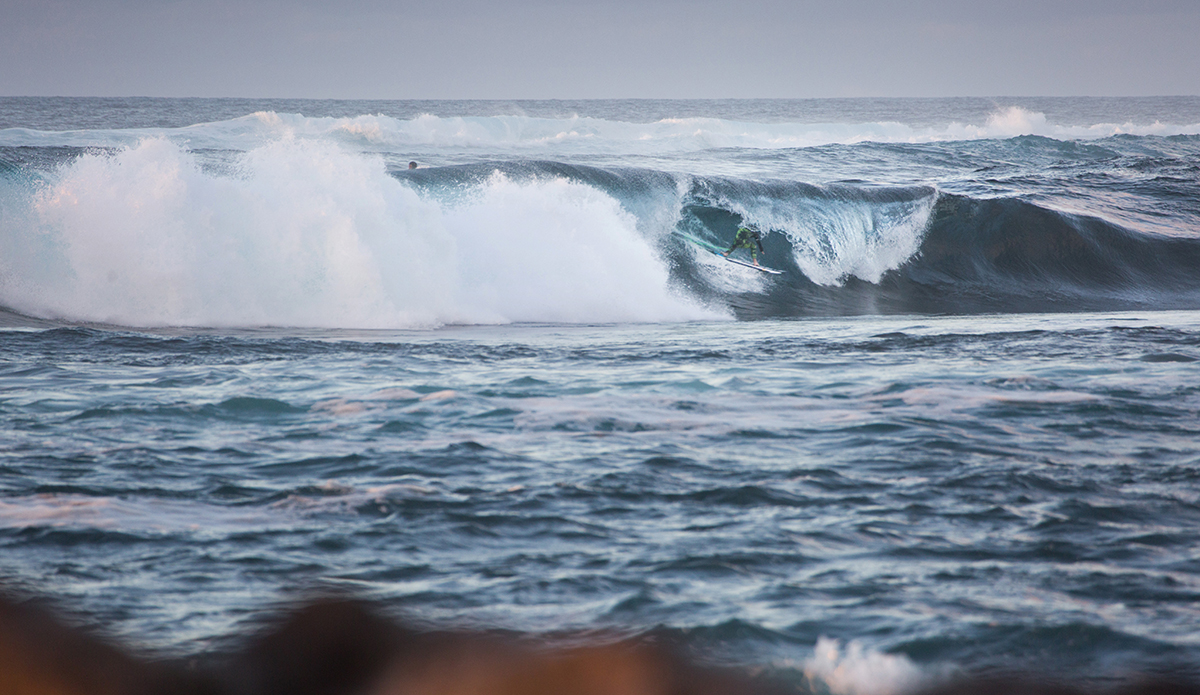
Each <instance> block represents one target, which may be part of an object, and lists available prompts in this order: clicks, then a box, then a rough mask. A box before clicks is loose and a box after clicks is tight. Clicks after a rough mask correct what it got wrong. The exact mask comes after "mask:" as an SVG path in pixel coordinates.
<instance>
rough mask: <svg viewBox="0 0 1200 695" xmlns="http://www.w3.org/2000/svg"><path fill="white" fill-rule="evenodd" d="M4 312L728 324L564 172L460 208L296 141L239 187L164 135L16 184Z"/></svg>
mask: <svg viewBox="0 0 1200 695" xmlns="http://www.w3.org/2000/svg"><path fill="white" fill-rule="evenodd" d="M4 185H5V187H6V190H4V191H3V195H4V199H5V201H6V203H5V205H4V206H3V208H2V209H0V213H2V214H3V215H4V220H3V221H4V223H5V224H4V234H3V236H2V237H0V251H2V252H3V255H2V257H0V305H3V306H6V307H8V308H11V309H14V310H16V311H19V312H22V313H26V314H29V315H33V316H40V317H48V318H62V319H69V320H75V321H92V322H102V323H111V324H119V325H129V326H155V325H186V326H199V325H205V326H268V325H273V326H305V327H347V328H349V327H357V328H412V327H426V326H436V325H441V324H445V323H481V322H482V323H501V322H510V321H556V322H593V321H596V322H614V321H662V320H687V319H693V318H713V317H714V316H715V314H714V313H713V312H711V311H708V310H704V309H701V308H699V307H697V306H695V305H694V304H692V303H691V302H689V301H687V300H685V299H682V298H680V297H679V296H677V295H676V293H675V291H674V290H672V289H671V288H670V287H669V286H668V275H667V270H666V267H665V265H664V263H663V262H662V261H661V260H660V259H659V258H658V257H657V256H656V255H655V253H654V251H653V250H652V249H651V247H650V245H649V244H648V243H647V241H646V240H644V239H643V238H642V237H641V236H640V235H639V233H638V231H637V222H636V220H635V219H634V218H633V217H632V216H631V215H630V214H629V213H627V212H625V211H624V210H623V209H622V208H621V206H620V204H619V203H618V202H617V201H616V200H614V199H613V198H612V197H611V196H608V195H607V194H605V193H603V192H601V191H599V190H597V189H595V188H592V187H589V186H586V185H584V184H581V183H576V182H570V181H566V180H564V179H559V178H544V179H538V180H533V181H522V182H516V181H512V180H510V179H508V178H506V177H504V176H502V175H495V176H492V177H491V178H489V179H488V180H486V181H484V182H482V183H481V184H478V185H477V186H475V187H474V188H472V189H471V190H470V191H468V192H467V194H466V195H458V196H457V197H456V200H455V202H453V203H450V202H439V201H437V200H434V199H431V198H429V197H422V196H421V195H419V194H418V193H417V192H416V191H414V190H413V189H412V188H410V187H409V186H407V185H405V184H404V183H402V182H400V181H398V180H397V179H395V178H393V177H392V176H390V175H388V174H387V172H386V170H385V166H384V163H383V162H382V160H381V159H379V158H378V157H376V156H372V155H364V154H359V153H354V152H350V151H348V150H346V149H345V148H343V147H342V146H340V145H338V144H336V143H332V142H329V141H320V140H305V139H298V138H283V139H280V140H277V141H274V142H271V143H268V144H266V145H263V146H261V147H258V148H255V149H253V150H250V151H249V152H246V153H244V154H243V155H241V156H240V157H239V158H238V159H237V160H236V162H235V163H234V164H233V166H232V167H231V173H229V174H218V173H214V172H212V171H208V170H205V169H203V168H202V167H201V166H200V165H199V164H198V163H197V160H196V157H195V156H194V155H193V154H192V153H191V152H190V151H188V150H186V149H184V148H183V147H181V146H180V145H178V144H176V143H174V142H172V141H170V140H168V139H166V138H161V137H160V138H148V139H145V140H142V141H141V142H139V143H138V144H136V145H134V146H130V147H124V148H121V149H119V150H117V151H116V152H115V153H112V154H104V153H89V154H84V155H82V156H80V157H78V158H76V159H74V160H73V161H71V162H69V163H67V164H65V165H63V166H61V167H60V168H59V170H58V171H57V172H54V174H53V175H52V176H51V177H49V181H48V182H47V183H46V184H44V185H42V186H41V187H40V188H36V189H34V190H33V192H29V191H26V190H23V189H22V190H18V188H19V187H13V186H12V184H11V182H6V183H5V184H4Z"/></svg>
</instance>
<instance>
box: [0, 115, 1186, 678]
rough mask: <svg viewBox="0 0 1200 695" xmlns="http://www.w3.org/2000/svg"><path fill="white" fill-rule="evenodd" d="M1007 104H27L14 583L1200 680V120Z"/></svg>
mask: <svg viewBox="0 0 1200 695" xmlns="http://www.w3.org/2000/svg"><path fill="white" fill-rule="evenodd" d="M951 101H953V100H951ZM978 101H979V100H974V101H972V100H961V103H960V102H953V103H949V102H947V103H943V101H930V100H900V101H896V100H884V101H873V100H867V101H862V102H856V101H853V100H851V101H830V102H820V101H818V102H763V103H760V102H746V103H741V102H717V103H709V102H682V103H676V102H649V103H646V102H595V103H590V102H583V103H580V104H549V105H547V104H524V105H520V106H521V108H522V109H523V110H518V109H517V107H516V106H514V105H510V104H495V103H491V104H489V103H474V102H468V103H463V102H439V103H433V104H431V103H408V102H391V103H383V104H382V105H379V106H378V107H376V106H369V107H362V108H360V106H361V105H359V104H358V103H357V102H355V103H349V102H312V103H311V104H310V103H308V102H305V103H301V104H292V105H293V106H296V108H295V109H294V110H291V111H289V110H286V109H284V108H283V107H284V106H288V104H283V105H282V106H281V105H278V104H276V105H275V106H273V107H271V109H272V110H271V111H269V112H267V111H264V112H262V113H258V114H254V111H255V110H257V109H264V108H268V107H266V106H262V105H257V104H253V105H247V104H244V103H242V102H239V101H221V100H217V101H211V100H65V101H64V100H52V99H46V100H37V99H33V100H29V99H26V100H13V99H4V100H0V123H3V124H4V125H5V126H6V127H7V129H4V130H0V249H2V250H3V254H2V255H0V306H3V307H4V310H3V311H2V312H0V421H2V422H3V426H2V428H0V432H2V437H3V443H2V444H0V547H2V550H0V557H2V558H3V560H2V562H0V579H3V581H5V582H6V583H8V584H11V585H16V586H20V587H23V588H26V589H28V590H31V591H34V592H37V593H41V594H46V595H49V596H52V597H55V598H59V599H61V600H63V601H64V602H65V603H67V605H70V606H72V607H75V608H77V609H78V610H80V611H81V612H82V613H83V614H84V615H86V616H88V617H89V618H90V619H92V620H94V621H96V622H98V623H101V624H104V625H106V626H107V627H108V629H109V630H110V631H112V632H113V633H115V634H116V635H118V636H120V637H122V638H124V639H126V640H129V641H131V642H133V643H134V644H137V645H141V646H146V647H150V648H154V649H159V650H163V651H165V652H167V653H173V654H196V653H202V652H204V651H206V650H208V649H211V648H213V646H214V645H215V644H217V643H218V642H219V640H220V638H221V637H222V636H223V635H227V634H229V633H231V632H234V631H237V630H239V629H242V628H244V626H245V624H246V621H247V620H249V617H248V616H251V615H254V614H255V613H256V612H257V611H259V610H260V609H262V608H264V607H268V606H270V605H273V604H275V603H277V602H281V601H283V602H286V601H287V600H289V598H290V597H292V596H294V595H295V594H296V592H299V591H305V590H310V589H313V588H317V589H337V590H349V591H352V592H355V593H357V594H359V595H362V596H365V597H367V598H370V599H372V600H375V601H378V602H380V603H381V604H383V605H386V606H389V607H392V608H396V609H402V610H404V611H406V612H407V613H408V614H410V615H414V616H417V617H420V618H422V619H427V620H432V621H434V622H445V623H452V624H461V623H463V622H466V623H470V624H477V625H485V626H500V627H505V628H513V629H519V630H527V631H532V632H547V631H554V630H561V629H584V630H590V629H594V628H607V629H613V630H615V631H617V632H619V633H623V634H634V635H638V634H644V633H648V632H651V631H666V632H667V633H670V634H673V635H675V636H676V637H677V638H678V639H679V640H681V641H682V642H683V643H684V644H687V645H690V646H692V647H694V648H695V649H696V650H698V651H700V652H703V653H706V654H708V655H709V656H710V658H715V659H718V660H722V661H727V662H733V663H739V664H749V665H755V666H765V667H766V668H767V669H768V670H773V671H777V672H780V673H784V674H789V673H795V674H800V673H807V674H808V675H809V676H810V677H811V678H812V679H813V682H815V683H818V684H821V683H823V684H824V686H823V687H827V688H829V689H830V690H831V691H834V692H844V693H856V694H857V693H861V694H863V695H866V694H869V693H884V692H896V691H898V690H902V689H903V688H905V687H908V686H910V685H912V684H916V683H921V682H924V681H925V680H927V679H930V678H934V677H936V676H937V675H938V674H942V673H945V672H947V671H950V670H954V669H964V670H966V671H969V672H992V671H1002V670H1008V669H1018V668H1019V669H1022V670H1029V669H1033V670H1042V671H1048V672H1054V673H1057V674H1066V675H1069V676H1072V677H1075V678H1081V679H1092V680H1102V681H1103V680H1108V679H1123V678H1130V677H1133V676H1134V675H1135V674H1137V673H1140V672H1166V673H1172V674H1182V675H1186V676H1190V677H1197V676H1200V670H1198V669H1197V664H1198V663H1200V659H1198V657H1200V648H1198V645H1200V632H1198V631H1197V628H1196V626H1197V625H1198V624H1200V622H1198V618H1200V612H1198V611H1197V608H1196V605H1197V596H1200V564H1198V562H1197V558H1198V557H1200V542H1198V541H1197V540H1196V534H1195V531H1194V530H1195V528H1196V527H1197V522H1198V521H1200V482H1198V478H1200V444H1198V443H1197V442H1198V441H1200V437H1198V435H1200V425H1198V424H1197V423H1198V417H1197V416H1198V414H1200V372H1198V371H1197V369H1198V367H1197V361H1198V360H1200V312H1197V309H1198V308H1200V297H1198V294H1197V293H1198V292H1200V270H1198V269H1200V264H1198V263H1197V262H1198V261H1200V257H1198V255H1197V254H1200V245H1198V244H1200V225H1198V224H1197V221H1198V220H1200V217H1198V216H1197V213H1198V211H1200V209H1198V208H1197V206H1196V200H1197V196H1196V193H1197V192H1198V191H1200V189H1198V186H1197V184H1198V181H1200V140H1197V135H1196V134H1195V133H1197V132H1200V127H1198V126H1197V125H1195V124H1197V123H1200V104H1198V103H1197V102H1196V100H1194V99H1193V100H1189V99H1176V100H1137V99H1131V100H1069V99H1065V100H1050V101H1049V102H1047V103H1046V104H1041V107H1040V108H1039V105H1038V103H1035V102H1036V100H1025V101H1024V102H1022V101H1019V100H998V101H997V102H995V103H990V104H989V103H976V102H978ZM247 107H249V108H247ZM310 107H311V111H309V112H307V113H306V112H305V109H307V108H310ZM535 107H536V108H535ZM949 107H953V108H957V109H959V111H949V112H944V110H945V109H947V108H949ZM889 108H890V109H891V111H889ZM437 109H441V111H437ZM539 109H540V110H539ZM555 109H559V111H555ZM589 109H590V110H589ZM739 109H741V110H740V111H739ZM972 109H974V110H972ZM560 111H561V112H560ZM567 111H569V113H568V112H567ZM252 114H253V115H252ZM376 114H379V115H376ZM423 114H424V115H423ZM1022 131H1028V132H1022ZM410 159H416V160H418V162H419V164H420V165H421V166H420V167H419V168H417V169H415V170H409V169H408V168H407V162H408V161H409V160H410ZM745 222H752V223H755V224H758V225H759V226H760V227H761V228H763V229H764V230H767V234H766V235H765V239H764V255H763V258H762V260H763V262H764V263H765V264H768V265H771V266H772V267H777V268H779V269H781V270H783V271H784V272H783V274H782V275H781V276H778V277H774V276H767V275H764V274H761V273H758V272H756V271H754V270H751V269H745V268H742V267H740V266H734V265H732V264H728V263H725V262H724V261H723V260H722V259H720V258H719V257H716V256H714V255H712V254H709V253H707V252H706V251H704V250H703V249H702V248H700V247H698V246H696V245H695V244H692V243H690V242H688V241H687V240H686V239H685V238H683V237H682V236H680V234H679V233H680V232H682V233H686V234H688V235H691V236H694V237H696V238H701V239H705V240H708V241H710V242H712V243H713V244H727V243H728V242H729V240H730V239H731V238H732V235H733V232H734V230H735V229H736V227H737V226H738V225H739V224H742V223H745ZM739 253H740V252H739ZM835 640H836V642H834V641H835ZM838 667H841V669H840V670H839V669H838ZM796 682H800V679H799V677H798V676H797V679H796Z"/></svg>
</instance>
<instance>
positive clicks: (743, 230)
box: [725, 227, 763, 263]
mask: <svg viewBox="0 0 1200 695" xmlns="http://www.w3.org/2000/svg"><path fill="white" fill-rule="evenodd" d="M743 247H745V248H748V249H750V256H751V257H752V258H753V259H754V262H755V263H758V254H759V252H761V251H762V250H763V247H762V234H761V233H759V232H757V231H755V230H753V229H750V228H749V227H738V230H737V236H735V237H734V238H733V246H730V247H729V250H728V251H726V252H725V255H726V256H728V255H729V254H731V253H733V252H734V251H735V250H736V249H740V248H743ZM755 247H757V248H755Z"/></svg>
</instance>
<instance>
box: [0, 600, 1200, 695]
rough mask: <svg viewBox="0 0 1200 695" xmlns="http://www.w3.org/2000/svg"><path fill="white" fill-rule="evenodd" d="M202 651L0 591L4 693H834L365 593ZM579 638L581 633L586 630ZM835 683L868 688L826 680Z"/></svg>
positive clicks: (1157, 690) (1042, 686)
mask: <svg viewBox="0 0 1200 695" xmlns="http://www.w3.org/2000/svg"><path fill="white" fill-rule="evenodd" d="M264 625H265V627H263V628H262V629H261V630H258V631H256V632H255V634H250V635H246V636H245V637H244V639H242V640H240V641H238V642H237V644H238V645H239V646H238V647H237V648H236V649H235V650H234V651H233V652H232V653H230V654H224V655H221V656H214V657H212V658H210V659H207V660H205V661H203V662H200V661H196V660H189V661H186V662H184V661H169V660H152V659H147V658H139V657H137V656H135V655H133V654H132V653H131V652H129V651H127V650H125V649H122V648H121V647H119V646H116V645H113V644H110V643H109V642H107V641H105V640H103V639H101V638H99V637H97V636H95V635H94V634H91V633H90V632H88V631H87V630H83V629H79V628H74V627H71V626H69V625H68V624H67V623H66V622H64V621H63V620H62V619H61V618H60V617H58V616H57V615H56V614H54V613H53V612H52V611H50V610H49V609H47V608H46V607H45V606H44V605H43V604H42V603H40V602H38V601H34V600H29V599H26V598H19V597H13V596H11V595H9V596H0V695H789V694H797V695H798V694H800V693H811V692H814V691H815V692H817V693H828V692H829V691H828V689H827V688H824V687H823V686H820V685H819V684H816V685H815V687H814V684H806V685H797V684H795V683H782V682H775V681H771V680H767V679H764V678H762V677H761V676H755V675H753V674H751V673H750V672H745V671H739V670H736V669H731V668H713V667H709V666H703V665H700V664H697V663H695V662H693V661H690V660H687V659H685V658H683V657H681V656H679V655H678V654H675V653H673V651H672V650H670V649H669V648H665V647H663V646H661V645H654V644H649V643H647V642H645V641H641V642H636V643H634V642H629V641H625V642H618V641H613V640H605V639H603V638H594V639H592V640H591V641H590V642H588V641H587V640H584V639H583V637H582V636H581V637H577V638H574V639H571V640H569V642H568V641H561V640H560V641H559V642H557V643H555V644H550V643H548V642H547V641H545V640H535V639H533V638H531V637H527V636H521V635H512V634H507V635H501V634H498V633H488V634H484V633H479V632H466V631H430V630H416V629H412V628H411V627H407V626H405V625H402V624H400V623H398V622H395V621H393V620H390V619H388V618H386V617H384V616H383V614H382V613H381V612H379V611H378V610H376V609H375V608H374V607H372V606H371V605H370V604H367V603H364V602H360V601H353V600H344V599H327V600H320V601H314V602H311V603H309V604H306V605H303V606H300V607H298V608H295V609H293V610H292V611H290V612H287V613H285V614H282V615H279V616H276V617H275V618H274V619H271V620H268V621H267V622H266V623H264ZM581 642H582V644H581ZM1093 692H1103V693H1104V695H1200V688H1197V687H1196V686H1195V685H1193V684H1188V683H1182V682H1167V681H1162V680H1156V681H1152V682H1141V683H1132V684H1126V685H1124V686H1121V687H1118V688H1115V689H1110V690H1105V691H1096V690H1082V689H1077V688H1075V687H1072V686H1071V685H1069V684H1060V683H1053V682H1050V681H1048V680H1046V679H1035V678H1030V677H1028V676H1020V675H1018V676H1014V677H1011V678H1001V679H998V678H994V677H993V678H988V679H970V678H963V679H959V680H955V681H948V682H944V683H941V684H939V685H937V686H936V687H931V688H926V689H925V690H923V691H920V692H919V693H915V694H913V695H965V694H971V695H1090V694H1091V693H1093ZM830 695H869V694H859V693H830Z"/></svg>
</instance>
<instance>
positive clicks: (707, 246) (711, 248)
mask: <svg viewBox="0 0 1200 695" xmlns="http://www.w3.org/2000/svg"><path fill="white" fill-rule="evenodd" d="M673 234H675V236H678V237H681V238H683V239H686V240H687V241H690V242H691V243H693V244H695V245H696V246H699V247H700V248H702V249H704V250H705V251H708V252H709V253H711V254H713V255H714V256H720V257H721V258H724V259H725V260H727V261H729V262H730V263H734V264H736V265H740V266H743V267H745V268H751V269H753V270H757V271H759V272H761V273H767V274H769V275H783V271H782V270H776V269H775V268H768V267H766V266H765V265H754V264H753V263H747V262H746V261H743V260H741V259H738V258H730V257H729V256H726V255H725V250H724V249H722V248H720V247H718V246H716V245H715V244H711V243H709V242H707V241H705V240H703V239H700V238H698V237H694V236H692V235H691V234H685V233H684V232H673Z"/></svg>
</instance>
